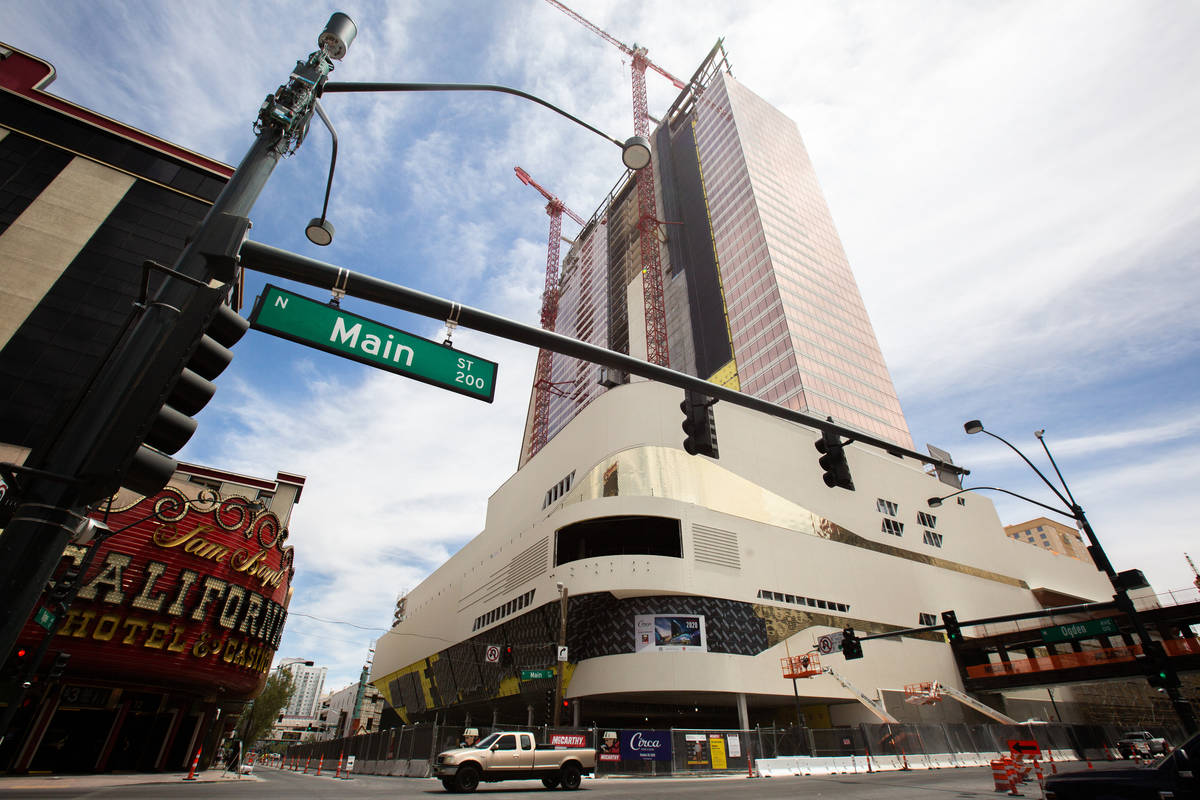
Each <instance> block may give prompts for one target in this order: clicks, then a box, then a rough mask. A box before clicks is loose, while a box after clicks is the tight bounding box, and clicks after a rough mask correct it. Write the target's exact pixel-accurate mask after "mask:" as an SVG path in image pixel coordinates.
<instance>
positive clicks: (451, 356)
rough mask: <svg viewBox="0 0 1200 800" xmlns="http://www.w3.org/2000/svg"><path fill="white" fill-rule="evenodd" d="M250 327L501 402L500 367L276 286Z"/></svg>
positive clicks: (265, 291)
mask: <svg viewBox="0 0 1200 800" xmlns="http://www.w3.org/2000/svg"><path fill="white" fill-rule="evenodd" d="M250 327H251V328H254V329H255V330H259V331H263V332H265V333H270V334H273V335H275V336H279V337H280V338H283V339H290V340H291V341H293V342H298V343H300V344H303V345H308V346H309V347H313V348H316V349H317V350H324V351H325V352H327V353H332V354H334V355H335V356H341V357H342V358H348V359H351V360H352V361H358V362H359V363H362V364H366V365H367V366H370V367H376V368H377V369H382V370H386V371H388V372H394V373H396V374H397V375H403V376H404V377H406V378H412V379H413V380H418V381H421V382H422V383H428V384H431V385H433V386H438V387H440V388H442V389H448V390H450V391H452V392H457V393H459V394H465V395H467V396H468V397H474V398H476V399H477V400H483V401H484V402H487V403H490V402H492V400H493V399H494V398H495V396H496V372H497V370H498V369H499V366H498V365H497V364H496V363H495V362H492V361H488V360H486V359H483V358H479V357H478V356H474V355H471V354H470V353H464V352H462V351H461V350H455V349H454V348H452V347H450V346H448V345H443V344H438V343H437V342H432V341H430V340H429V339H423V338H421V337H420V336H414V335H413V334H411V333H406V332H404V331H402V330H399V329H397V328H392V327H389V326H387V325H383V324H381V323H379V322H375V321H373V320H369V319H367V318H366V317H360V316H358V315H357V314H351V313H349V312H346V311H342V310H341V309H340V308H336V307H335V306H331V305H327V304H325V303H320V302H317V301H316V300H312V299H310V298H307V297H303V296H301V295H298V294H293V293H292V292H288V291H285V290H283V289H280V288H279V287H277V286H272V285H270V284H267V286H266V287H264V289H263V293H262V294H261V295H259V296H258V299H257V300H256V301H255V303H254V310H253V311H251V312H250Z"/></svg>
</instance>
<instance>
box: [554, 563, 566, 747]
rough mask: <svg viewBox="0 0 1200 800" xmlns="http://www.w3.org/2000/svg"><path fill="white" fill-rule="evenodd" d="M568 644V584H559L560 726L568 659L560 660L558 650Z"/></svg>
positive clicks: (557, 713)
mask: <svg viewBox="0 0 1200 800" xmlns="http://www.w3.org/2000/svg"><path fill="white" fill-rule="evenodd" d="M566 646H567V587H566V584H562V583H560V584H558V647H557V648H556V649H555V653H554V657H555V659H556V660H555V662H554V726H553V727H555V728H557V727H558V725H559V723H560V722H561V721H562V704H563V671H564V670H565V669H566V667H567V662H566V661H558V660H557V659H558V652H559V651H560V650H562V648H564V647H566Z"/></svg>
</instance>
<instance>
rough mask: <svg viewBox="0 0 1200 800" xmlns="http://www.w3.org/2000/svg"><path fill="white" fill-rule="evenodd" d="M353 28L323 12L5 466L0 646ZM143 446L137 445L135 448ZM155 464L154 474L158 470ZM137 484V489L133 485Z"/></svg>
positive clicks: (114, 472)
mask: <svg viewBox="0 0 1200 800" xmlns="http://www.w3.org/2000/svg"><path fill="white" fill-rule="evenodd" d="M356 34H357V28H356V26H355V25H354V22H353V21H352V20H351V19H350V18H349V17H348V16H346V15H345V14H342V13H340V12H339V13H335V14H334V15H333V16H332V17H330V19H329V22H328V24H327V25H326V27H325V30H324V31H323V32H322V33H321V35H320V37H319V38H318V39H317V44H318V47H319V48H320V49H319V50H317V51H316V52H314V53H312V54H310V55H309V56H308V58H307V59H305V60H303V61H300V62H298V63H297V65H296V68H295V70H294V71H293V72H292V74H291V75H290V76H289V77H288V79H287V81H286V82H285V83H284V84H282V85H281V86H280V87H279V88H278V89H277V90H276V91H275V92H273V93H272V94H270V95H268V96H267V98H266V100H265V101H264V102H263V104H262V107H261V108H260V109H259V112H258V118H257V120H256V121H255V125H254V128H255V132H256V138H255V140H254V143H253V144H252V145H251V147H250V149H249V150H248V151H247V153H246V155H245V156H244V157H243V158H242V161H241V163H240V164H239V165H238V167H237V170H236V171H235V172H234V174H233V176H232V177H231V178H230V180H229V183H227V184H226V185H225V188H224V190H222V192H221V194H220V196H218V197H217V199H216V201H215V202H214V203H213V206H212V208H211V209H210V210H209V212H208V215H207V216H206V217H205V218H204V221H203V222H202V223H201V225H200V227H199V228H198V230H197V232H196V235H195V236H194V237H193V238H192V240H191V243H190V244H189V245H188V246H187V247H186V248H185V249H184V251H183V253H182V254H181V255H180V256H179V258H178V259H177V260H176V261H175V263H174V265H173V267H172V268H171V269H170V270H165V269H164V268H161V267H159V269H162V270H163V271H164V272H165V274H166V280H165V281H164V284H163V286H162V288H161V289H160V290H159V291H158V293H157V294H156V295H155V296H154V297H153V298H150V299H149V301H148V302H147V303H145V305H143V306H141V307H140V308H138V309H137V311H138V313H137V317H136V320H135V321H134V322H133V323H132V324H131V326H130V328H129V330H128V332H127V333H126V335H125V336H124V337H123V338H122V339H121V341H119V342H118V344H117V345H116V347H114V349H113V351H112V353H111V355H110V356H109V357H108V359H107V360H106V361H105V362H104V364H103V365H102V367H101V368H100V370H99V371H98V373H97V375H96V377H95V379H94V380H93V381H92V383H91V384H90V386H89V387H88V388H87V390H86V391H85V392H84V393H83V395H82V397H81V398H80V399H79V400H78V402H77V403H76V404H75V405H74V406H73V407H72V408H71V409H69V410H68V411H67V412H65V413H64V414H63V415H62V416H61V417H60V418H59V419H58V420H57V424H56V425H54V426H53V427H54V430H55V431H56V433H55V436H54V437H53V438H52V439H51V440H50V441H48V442H46V443H44V444H43V445H41V446H39V447H38V448H37V449H35V450H34V451H33V452H32V453H30V455H29V458H28V459H27V460H26V462H25V464H24V465H22V466H20V467H16V468H15V470H14V471H16V472H18V473H19V474H22V475H23V476H24V477H26V480H25V481H23V483H24V486H23V487H22V491H21V496H20V504H19V505H18V506H17V508H16V510H15V511H14V513H13V517H12V520H11V521H10V522H9V524H8V525H7V526H6V528H5V530H4V535H3V536H0V597H3V598H4V603H3V605H0V654H2V655H3V656H5V657H6V656H7V655H8V653H9V652H10V651H11V650H12V648H13V646H14V645H15V643H16V641H17V637H18V635H19V634H20V631H21V628H22V627H23V626H24V624H25V621H26V620H27V619H28V618H29V615H30V614H31V613H32V611H33V609H34V606H35V605H36V604H37V601H38V597H39V596H40V595H41V593H42V590H43V589H44V587H45V585H46V581H47V580H48V579H49V578H50V576H51V575H52V574H53V572H54V569H55V567H56V566H57V564H58V562H59V559H60V558H61V556H62V552H63V548H64V547H65V546H66V544H67V541H68V539H69V538H70V537H71V536H72V535H73V533H74V532H75V531H76V530H77V529H79V528H80V526H82V525H86V523H87V514H88V507H89V506H90V505H91V504H93V503H96V502H99V501H100V500H102V499H104V498H105V497H107V496H109V495H111V494H112V493H113V492H114V491H116V489H117V488H119V487H120V486H121V485H129V486H131V488H137V487H139V486H147V487H149V486H152V485H153V480H152V478H151V477H150V476H146V477H145V478H144V479H139V480H138V481H134V482H133V483H127V480H128V479H129V477H130V476H129V473H131V472H132V471H133V470H132V467H133V466H134V463H135V461H136V457H135V453H137V452H138V451H139V448H140V446H141V445H142V442H143V439H144V437H145V435H146V434H147V432H148V430H149V429H150V427H151V424H152V423H153V421H154V418H155V416H156V415H157V414H158V413H159V410H160V409H161V408H162V406H163V404H164V402H165V401H166V399H167V396H168V395H169V394H170V393H171V390H172V389H173V388H174V386H175V384H176V383H177V382H178V381H179V379H180V373H181V372H182V368H183V366H184V365H185V364H186V362H187V361H188V359H189V357H190V356H191V354H192V352H194V351H195V349H196V348H197V347H198V346H199V344H200V339H201V336H202V335H203V334H204V332H205V328H206V327H207V326H208V324H209V323H210V322H211V320H212V319H213V317H214V315H215V314H216V313H217V312H218V311H219V309H220V306H221V305H222V304H223V303H224V302H225V301H226V299H227V297H228V294H229V291H230V289H231V287H232V286H234V285H235V283H236V279H237V274H238V270H239V269H240V265H239V263H238V254H239V250H240V249H241V246H242V244H243V242H244V241H245V238H246V234H247V233H248V231H249V228H250V220H249V218H248V215H249V213H250V209H251V208H252V207H253V205H254V203H255V201H256V200H257V199H258V196H259V195H260V194H261V193H262V190H263V188H264V186H265V185H266V182H267V179H268V178H269V177H270V176H271V173H272V172H273V171H274V169H275V166H276V165H277V164H278V163H279V159H280V158H282V157H284V156H286V155H289V154H291V153H292V152H294V151H295V149H296V148H297V147H299V146H300V144H301V142H302V141H303V140H304V135H305V133H306V132H307V130H308V125H309V122H310V120H311V118H312V115H313V111H314V108H315V104H316V100H317V96H318V95H319V93H320V88H321V87H322V86H323V85H324V83H325V82H326V80H327V79H328V76H329V73H330V72H331V71H332V70H333V62H334V60H339V59H341V58H342V56H344V55H345V53H346V50H347V49H348V48H349V46H350V43H351V42H353V41H354V37H355V35H356ZM143 449H144V448H143ZM150 453H151V455H150V461H151V462H152V463H150V464H147V465H146V466H147V467H148V468H149V471H150V472H152V473H154V477H156V478H161V481H162V482H161V483H158V484H157V485H158V487H161V486H162V485H164V484H165V483H166V481H167V479H169V477H170V473H171V472H173V471H174V468H175V462H174V461H173V460H172V459H170V458H169V457H168V456H165V455H163V454H162V453H159V452H157V451H150ZM164 475H165V477H163V476H164ZM139 491H141V489H139Z"/></svg>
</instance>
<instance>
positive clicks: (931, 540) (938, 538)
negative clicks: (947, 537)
mask: <svg viewBox="0 0 1200 800" xmlns="http://www.w3.org/2000/svg"><path fill="white" fill-rule="evenodd" d="M924 541H925V544H928V545H932V546H933V547H941V546H942V535H941V534H940V533H934V532H933V531H925V538H924Z"/></svg>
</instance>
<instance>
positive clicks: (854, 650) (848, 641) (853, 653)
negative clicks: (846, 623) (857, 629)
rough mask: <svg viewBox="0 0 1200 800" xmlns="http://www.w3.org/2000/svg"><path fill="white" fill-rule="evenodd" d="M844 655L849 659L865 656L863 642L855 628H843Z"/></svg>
mask: <svg viewBox="0 0 1200 800" xmlns="http://www.w3.org/2000/svg"><path fill="white" fill-rule="evenodd" d="M842 657H843V658H845V659H846V660H847V661H852V660H854V659H856V658H862V657H863V653H862V642H860V641H859V640H858V636H857V635H856V634H855V633H854V628H843V629H842Z"/></svg>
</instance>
